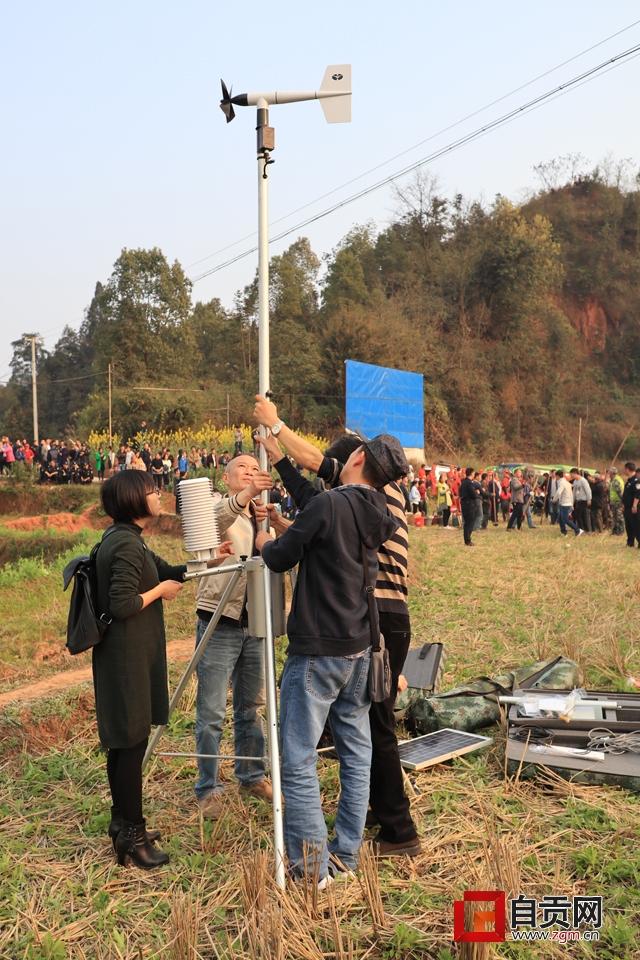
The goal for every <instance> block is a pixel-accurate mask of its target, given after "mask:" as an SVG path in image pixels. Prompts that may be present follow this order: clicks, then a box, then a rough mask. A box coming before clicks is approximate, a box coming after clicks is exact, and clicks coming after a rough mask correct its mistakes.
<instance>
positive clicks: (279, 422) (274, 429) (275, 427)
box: [271, 420, 284, 437]
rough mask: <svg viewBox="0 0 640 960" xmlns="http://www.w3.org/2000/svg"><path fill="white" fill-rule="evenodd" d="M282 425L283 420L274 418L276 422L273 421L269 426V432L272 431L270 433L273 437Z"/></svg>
mask: <svg viewBox="0 0 640 960" xmlns="http://www.w3.org/2000/svg"><path fill="white" fill-rule="evenodd" d="M283 427H284V423H283V421H282V420H276V422H275V423H274V425H273V426H272V427H271V433H272V435H273V436H274V437H277V436H278V434H279V433H280V431H281V430H282V428H283Z"/></svg>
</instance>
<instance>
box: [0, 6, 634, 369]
mask: <svg viewBox="0 0 640 960" xmlns="http://www.w3.org/2000/svg"><path fill="white" fill-rule="evenodd" d="M638 18H640V6H639V5H638V3H637V2H631V0H618V2H616V3H609V4H603V3H602V2H601V0H598V2H596V0H563V2H562V3H559V2H558V0H538V2H536V3H529V4H515V3H513V0H511V2H503V0H499V2H495V0H494V2H489V3H485V4H480V3H478V2H477V0H458V2H457V3H446V4H445V3H439V4H436V3H435V2H431V0H421V2H418V0H405V2H404V3H402V4H400V3H390V2H380V0H369V2H367V3H364V2H354V0H352V2H350V3H347V2H345V0H341V2H336V0H324V2H323V3H321V4H303V3H299V2H297V3H293V2H289V0H287V2H282V0H280V2H278V0H272V2H271V3H266V2H264V0H260V2H255V0H245V2H244V3H237V4H232V3H225V4H222V3H215V2H212V0H208V2H205V0H182V2H180V3H176V2H171V3H170V2H168V0H153V2H151V0H128V2H126V3H125V2H123V0H109V2H108V3H101V4H95V3H87V2H86V0H85V2H82V3H80V2H76V0H60V2H58V3H51V2H50V0H48V2H43V0H39V2H29V0H25V2H24V3H14V4H10V5H8V4H7V5H5V7H4V11H3V23H2V31H1V33H0V105H1V106H0V123H1V131H2V144H3V146H2V150H1V151H0V173H1V174H2V187H3V189H2V207H1V210H2V214H1V217H0V225H1V227H2V229H1V231H0V245H1V247H0V263H1V264H2V278H1V283H0V320H1V327H0V330H1V340H0V380H3V379H6V378H7V376H8V363H9V360H10V357H11V348H10V342H11V340H13V339H16V338H17V337H18V336H20V335H21V334H22V333H23V332H26V331H38V332H40V333H42V334H43V335H44V337H45V343H46V346H47V347H49V348H51V347H53V345H54V344H55V342H56V339H57V338H58V336H59V335H60V333H61V331H62V328H63V327H64V326H65V325H66V324H69V325H71V326H72V327H77V326H78V325H79V324H80V322H81V321H82V318H83V311H84V310H85V308H86V306H87V305H88V303H89V301H90V299H91V296H92V293H93V290H94V286H95V283H96V281H98V280H102V281H104V280H106V279H107V278H108V277H109V274H110V272H111V267H112V264H113V262H114V261H115V260H116V258H117V257H118V255H119V253H120V251H121V249H122V248H123V247H130V248H131V247H151V246H160V247H161V248H162V250H163V251H164V252H165V254H166V255H167V257H168V258H169V259H171V260H173V259H175V258H177V259H178V260H180V261H181V263H182V264H183V266H185V268H186V269H187V272H188V274H189V275H190V276H196V275H197V274H198V273H200V272H202V271H203V270H204V269H206V268H207V267H208V266H212V265H214V264H216V263H218V262H220V261H221V260H223V259H226V258H227V257H228V256H230V255H232V254H233V253H236V252H239V251H241V250H243V249H245V248H246V247H249V246H251V245H252V242H251V241H248V242H245V243H244V244H240V245H239V246H237V247H234V248H233V249H232V250H230V251H228V252H226V253H223V254H220V255H218V256H214V257H211V258H210V259H208V260H206V261H204V262H203V263H195V262H196V261H199V260H201V259H202V258H204V257H207V256H208V255H209V254H212V253H214V252H215V251H217V250H219V249H220V248H221V247H224V246H226V245H227V244H230V243H232V242H234V241H236V240H238V239H240V238H241V237H244V236H245V235H246V234H249V233H251V232H252V231H253V230H254V229H255V225H256V172H255V157H254V141H255V132H254V126H255V115H254V111H253V109H244V110H243V109H239V110H238V115H237V118H236V120H235V121H234V123H233V124H230V125H229V126H226V125H225V123H224V118H223V116H222V113H221V112H220V110H219V109H218V101H219V97H220V87H219V78H220V77H224V79H225V80H226V82H227V83H228V84H233V88H234V92H235V93H241V92H244V91H246V90H256V89H258V90H260V89H262V90H264V89H267V90H268V89H278V88H280V89H296V88H311V89H313V88H315V87H317V86H319V83H320V79H321V77H322V74H323V72H324V68H325V66H326V65H327V64H329V63H351V64H352V65H353V91H354V93H353V122H352V123H351V124H350V125H342V124H339V125H338V124H336V125H327V124H326V123H325V121H324V118H323V115H322V111H321V109H320V106H319V104H317V103H305V104H296V105H290V106H281V107H275V108H274V109H273V110H272V111H271V123H272V125H273V126H275V127H276V143H277V150H276V152H275V154H274V158H275V160H276V164H275V165H274V166H273V167H271V180H270V185H271V186H270V188H271V217H272V219H276V218H278V217H281V216H283V215H285V214H287V213H289V212H290V211H292V210H293V209H294V208H296V207H298V206H300V205H302V204H304V203H306V202H308V201H309V200H313V199H314V198H316V197H318V196H319V195H321V194H323V193H325V192H327V191H329V190H331V189H333V188H334V187H336V186H338V185H340V184H342V183H344V182H345V181H347V180H349V179H351V178H353V177H357V176H358V175H359V174H361V173H362V172H364V171H365V170H367V169H369V168H370V167H373V166H374V165H376V164H379V163H382V162H384V161H385V160H387V159H388V158H390V157H391V156H393V155H394V154H396V153H398V152H400V151H402V150H404V149H405V148H408V147H411V146H412V145H413V144H416V143H417V142H418V141H420V140H424V139H426V138H427V137H430V136H431V135H432V134H434V133H436V132H437V131H439V130H440V129H441V128H443V127H446V126H447V125H449V124H451V123H453V122H455V121H457V120H459V119H460V118H462V117H464V116H465V115H466V114H468V113H471V112H472V111H474V110H476V109H478V108H480V107H482V106H484V105H485V104H488V103H489V102H490V101H492V100H494V99H496V98H498V97H501V96H502V95H503V94H505V93H508V92H509V91H511V90H513V89H514V88H516V87H518V86H519V85H521V84H524V83H526V82H527V81H529V80H531V79H532V78H533V77H535V76H536V75H538V74H540V73H543V72H544V71H546V70H548V69H550V68H552V67H554V66H556V65H557V64H559V63H561V62H562V61H564V60H566V59H568V58H570V57H572V56H574V55H575V54H577V53H579V52H580V51H582V50H584V49H585V48H587V47H590V46H591V45H592V44H595V43H597V42H598V41H600V40H602V39H604V38H605V37H607V36H609V35H610V34H613V33H614V32H616V31H618V30H620V29H622V28H623V27H625V26H627V25H628V24H630V23H632V22H633V21H634V20H636V19H638ZM638 42H640V24H638V25H637V26H634V27H633V28H632V29H629V30H627V31H626V32H625V33H623V34H621V35H620V36H618V37H616V38H615V39H612V40H610V41H609V42H608V43H606V44H604V45H602V46H600V47H598V48H597V49H595V50H592V51H591V52H590V53H588V54H586V55H585V56H583V57H581V58H579V59H578V60H576V61H574V62H573V63H570V64H568V65H566V66H565V67H563V68H562V69H560V70H558V71H556V72H554V73H552V74H550V75H549V76H547V77H545V78H544V79H541V80H540V81H538V82H537V83H535V84H533V85H531V86H528V87H527V88H526V89H525V90H522V91H520V92H519V93H516V94H514V95H513V96H511V97H510V98H508V99H507V100H505V101H503V102H502V103H500V104H498V105H496V106H494V107H491V108H490V109H489V110H487V111H485V112H483V113H482V114H481V115H479V116H477V117H475V118H473V119H471V120H468V121H467V122H465V123H464V124H462V125H460V126H458V127H456V128H455V129H454V130H452V131H450V132H448V133H445V134H443V135H441V136H440V137H438V138H435V139H433V140H431V141H430V142H429V143H427V144H424V145H423V146H421V147H419V148H417V149H416V150H413V151H412V152H411V153H409V154H408V155H407V156H406V157H404V158H401V159H398V160H395V161H393V162H392V163H390V164H388V165H386V166H385V167H383V168H382V169H381V170H380V171H378V172H377V173H375V174H371V175H370V176H368V177H365V178H364V179H363V180H360V181H358V182H357V183H356V184H354V185H352V186H350V187H348V188H346V189H345V190H343V191H342V192H340V193H338V194H336V195H335V196H332V197H331V198H328V199H326V200H324V201H322V202H320V203H319V204H316V205H315V206H314V207H312V208H310V209H309V210H308V211H305V213H304V214H297V215H296V216H295V217H293V218H292V219H291V220H289V221H286V222H284V223H283V224H282V226H288V225H293V224H294V223H297V222H298V221H299V220H300V219H302V217H303V216H304V215H305V214H307V213H314V212H317V211H318V210H320V209H323V208H324V207H326V206H328V205H329V204H330V203H331V202H332V201H334V200H335V199H340V198H341V197H342V196H346V195H347V194H350V193H352V192H354V191H355V190H356V189H358V188H359V187H361V186H364V185H366V184H367V183H369V182H372V181H374V180H377V179H379V178H381V177H382V176H383V175H385V174H390V173H392V172H394V171H396V170H398V169H400V168H401V167H403V166H404V165H406V164H407V163H409V162H411V161H412V160H417V159H419V158H421V157H422V156H425V155H427V154H428V153H430V152H431V151H432V150H433V149H435V148H437V147H439V146H442V145H444V144H446V143H448V142H450V141H451V140H453V139H455V138H457V137H458V136H460V135H462V134H464V133H466V132H468V131H471V130H473V129H475V128H476V127H478V126H480V125H481V124H482V123H483V122H488V121H489V120H491V119H493V118H495V117H497V116H498V115H500V114H501V113H504V112H506V111H507V110H508V109H510V108H512V107H516V106H518V105H520V104H522V103H525V102H526V101H527V100H529V99H531V98H532V97H534V96H535V95H536V94H539V93H542V92H544V91H546V90H548V89H551V88H552V87H554V86H556V85H557V84H560V83H562V82H563V80H567V79H569V78H571V77H573V76H575V75H577V74H579V73H581V72H582V71H583V70H586V69H588V68H589V67H591V66H593V65H595V64H597V63H599V62H601V61H603V60H605V59H607V58H608V57H610V56H613V55H614V54H616V53H618V52H619V51H622V50H625V49H628V48H629V47H632V46H633V45H634V44H636V43H638ZM639 90H640V59H636V60H634V61H632V62H630V63H628V64H625V65H624V66H621V67H619V68H618V69H614V70H611V71H610V72H609V73H607V74H606V75H605V76H601V77H599V78H598V79H596V80H594V81H593V82H591V83H587V84H586V85H584V86H583V87H581V88H580V89H578V90H576V91H574V92H571V93H568V94H566V95H565V96H562V97H560V98H558V99H557V100H555V101H554V102H552V103H550V104H547V105H545V106H543V107H542V108H540V109H538V110H536V111H534V112H533V113H531V114H529V115H527V116H524V117H521V118H519V119H517V120H515V121H514V122H512V123H511V124H509V125H507V126H506V127H505V128H504V129H501V130H499V131H496V132H492V133H489V134H487V135H486V136H484V137H482V138H480V139H479V140H477V141H476V142H474V143H472V144H471V145H469V146H466V147H464V148H462V149H461V150H459V151H457V152H456V153H454V154H452V155H450V156H448V157H445V158H442V159H440V160H438V161H436V162H435V163H433V164H431V165H430V166H429V167H427V168H426V169H428V170H429V171H431V172H432V173H433V174H435V175H436V176H437V177H438V180H439V184H440V189H441V191H442V192H444V193H446V194H448V195H452V194H454V193H457V192H461V193H463V194H465V196H467V197H471V198H481V199H484V200H485V201H486V202H489V201H490V200H491V199H492V197H493V196H494V195H495V194H496V193H497V192H500V193H503V194H506V195H508V196H510V197H512V198H513V199H515V200H518V199H521V198H522V197H523V196H524V195H525V194H526V192H527V190H531V189H533V188H535V187H536V186H537V185H538V184H537V180H536V177H535V175H534V172H533V166H534V164H536V163H539V162H540V161H544V160H549V159H551V158H553V157H556V156H559V155H562V154H566V153H581V154H583V155H584V156H586V157H587V158H588V159H589V160H591V161H592V162H594V163H595V162H596V161H598V160H600V159H601V158H602V157H604V156H606V155H607V154H613V155H614V156H615V157H616V158H624V157H631V158H633V159H634V161H636V162H637V164H638V165H640V142H639V140H640V133H639V125H638V121H637V117H638V91H639ZM634 118H635V119H634ZM396 205H397V200H396V198H395V196H394V192H393V190H392V188H390V187H387V188H384V189H382V190H380V191H378V192H377V193H375V194H373V195H372V196H369V197H368V198H366V199H363V200H360V201H358V202H357V203H355V204H353V205H351V206H349V207H347V208H346V209H344V210H341V211H339V212H338V213H336V214H333V215H332V216H330V217H328V218H327V219H325V220H323V221H321V222H319V223H318V224H315V225H313V226H310V227H308V228H307V229H306V230H304V231H301V232H303V233H305V234H306V235H307V236H309V238H310V240H311V243H312V245H313V247H314V249H315V250H316V252H317V253H319V254H321V253H323V252H327V251H330V250H331V249H332V247H333V246H335V244H336V243H338V242H339V240H340V239H341V238H342V237H343V236H344V234H345V233H346V232H347V230H348V229H349V228H350V227H351V226H352V225H353V224H354V223H358V222H359V223H363V222H366V221H373V222H375V223H376V224H377V225H382V226H384V224H385V223H386V222H388V220H389V219H390V218H391V217H392V215H393V212H394V209H395V208H396ZM279 229H281V227H280V226H279ZM294 239H295V235H294V236H292V237H290V238H289V239H288V240H286V241H282V242H281V243H279V244H277V245H274V247H273V252H274V253H277V252H279V251H280V250H282V249H283V248H284V247H285V246H286V245H287V244H288V243H291V242H292V241H293V240H294ZM255 267H256V257H255V255H253V256H251V257H249V258H247V259H245V260H243V261H241V262H240V263H238V264H235V265H234V266H233V267H231V268H229V269H227V270H225V271H222V272H220V273H217V274H215V275H213V276H212V277H209V278H207V279H205V280H202V281H200V282H198V283H196V285H195V287H194V292H193V293H194V300H196V299H200V300H208V299H210V298H211V297H214V296H218V297H220V298H221V299H222V301H223V302H225V303H228V304H230V303H231V302H232V299H233V294H234V292H235V291H236V290H237V289H238V288H239V287H242V286H244V285H245V284H246V283H248V282H249V281H250V280H251V278H252V276H253V274H254V271H255Z"/></svg>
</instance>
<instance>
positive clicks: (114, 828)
mask: <svg viewBox="0 0 640 960" xmlns="http://www.w3.org/2000/svg"><path fill="white" fill-rule="evenodd" d="M122 824H123V819H122V814H121V813H120V811H119V810H118V808H117V807H111V823H110V824H109V831H108V832H109V836H110V837H111V842H112V843H113V849H114V850H115V848H116V837H117V836H118V834H119V833H120V831H121V830H122ZM161 836H162V834H161V833H160V831H159V830H147V840H148V841H149V843H155V842H156V840H159V839H160V837H161Z"/></svg>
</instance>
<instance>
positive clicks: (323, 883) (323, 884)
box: [318, 873, 335, 893]
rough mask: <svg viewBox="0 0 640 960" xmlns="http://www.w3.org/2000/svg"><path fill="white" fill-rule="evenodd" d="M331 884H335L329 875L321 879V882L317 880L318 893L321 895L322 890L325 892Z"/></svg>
mask: <svg viewBox="0 0 640 960" xmlns="http://www.w3.org/2000/svg"><path fill="white" fill-rule="evenodd" d="M332 883H335V880H334V879H333V877H332V876H331V874H330V873H328V874H327V875H326V877H323V878H322V880H318V893H322V891H323V890H326V889H327V887H330V886H331V884H332Z"/></svg>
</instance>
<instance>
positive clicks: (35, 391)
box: [24, 333, 40, 446]
mask: <svg viewBox="0 0 640 960" xmlns="http://www.w3.org/2000/svg"><path fill="white" fill-rule="evenodd" d="M24 339H25V340H30V341H31V398H32V401H33V442H34V444H35V445H36V446H37V445H38V444H39V442H40V437H39V435H38V384H37V379H36V377H37V374H36V340H37V339H38V335H37V334H36V333H25V334H24Z"/></svg>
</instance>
